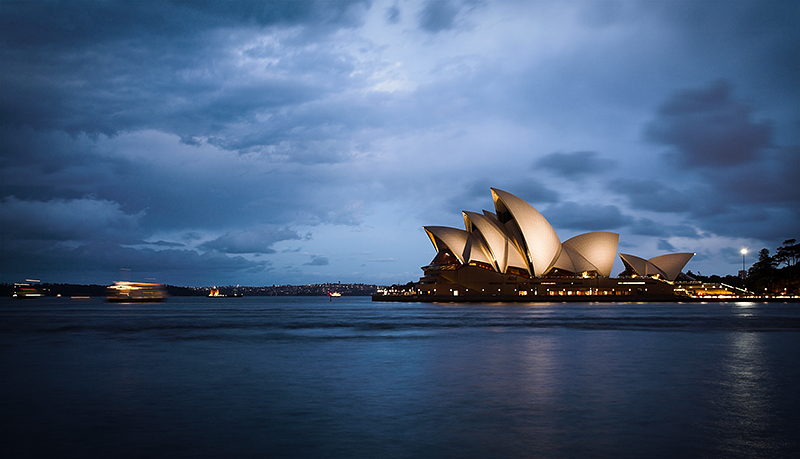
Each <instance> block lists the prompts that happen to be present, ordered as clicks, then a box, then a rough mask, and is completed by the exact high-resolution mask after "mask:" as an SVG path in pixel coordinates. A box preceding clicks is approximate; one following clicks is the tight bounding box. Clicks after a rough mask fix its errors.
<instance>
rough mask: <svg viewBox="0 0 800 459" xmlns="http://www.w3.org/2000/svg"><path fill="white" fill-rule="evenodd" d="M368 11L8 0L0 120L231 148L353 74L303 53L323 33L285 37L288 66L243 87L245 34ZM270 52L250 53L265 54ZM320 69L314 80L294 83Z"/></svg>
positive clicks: (346, 19) (320, 28)
mask: <svg viewBox="0 0 800 459" xmlns="http://www.w3.org/2000/svg"><path fill="white" fill-rule="evenodd" d="M364 10H365V4H364V2H327V1H320V2H313V1H310V2H293V1H291V2H290V1H287V2H185V3H167V2H156V3H152V2H55V3H40V2H11V3H4V11H3V15H2V19H1V21H2V23H0V30H2V32H0V34H1V35H0V40H1V41H2V43H3V47H2V61H3V66H4V71H3V73H2V81H1V83H2V85H3V100H2V102H0V120H2V124H3V125H15V126H18V125H24V126H31V127H34V128H36V129H56V130H64V131H66V132H70V133H79V132H85V133H89V134H98V133H102V134H106V135H114V134H116V133H117V132H119V131H121V130H130V129H143V128H162V129H163V128H164V127H166V128H167V129H169V130H170V131H172V132H175V133H176V134H178V135H179V136H181V138H183V139H185V140H186V141H187V142H197V139H198V138H205V137H208V136H211V137H212V138H213V140H214V141H215V144H217V145H222V146H225V145H227V144H229V143H230V142H231V140H230V139H226V138H225V135H224V130H225V127H226V126H228V125H229V124H230V123H236V122H241V121H242V120H249V119H252V117H253V116H255V113H256V112H259V113H260V112H263V111H265V110H269V109H275V110H277V109H278V108H280V107H283V106H285V105H287V104H297V103H302V102H305V101H308V100H311V99H313V98H315V97H319V96H320V95H321V94H323V93H326V92H330V91H331V88H332V87H333V86H331V85H332V84H333V83H336V82H337V80H338V81H339V82H340V83H341V78H342V75H345V74H347V73H349V71H351V70H352V67H349V66H347V65H346V64H345V66H344V67H342V65H341V60H340V59H337V58H335V57H331V55H330V54H329V53H326V52H325V51H324V50H321V51H317V52H314V51H306V50H305V49H304V48H303V46H304V45H305V44H306V43H307V42H309V41H312V42H313V41H315V40H318V39H319V38H318V37H315V36H314V35H307V36H303V35H300V36H295V35H292V34H289V35H288V36H286V37H284V38H283V39H282V40H280V42H279V43H278V44H277V45H273V47H274V48H275V49H273V50H272V51H273V52H274V54H275V55H276V56H279V57H283V59H280V60H279V62H275V63H273V65H272V66H271V67H270V68H268V69H267V70H268V72H263V73H266V74H269V75H263V76H262V77H260V78H255V79H252V78H251V79H242V78H241V72H240V70H241V69H237V66H236V64H237V62H238V60H239V57H238V56H237V54H236V52H234V51H233V49H232V47H235V46H237V45H238V46H247V44H246V40H247V37H248V36H250V35H252V33H250V34H248V32H247V30H248V27H249V28H250V29H253V30H255V29H256V28H258V27H262V26H269V25H276V26H292V25H302V26H303V29H302V30H303V31H304V32H308V31H313V34H316V35H319V34H323V35H324V34H325V33H331V32H333V31H335V30H336V29H338V28H341V27H351V26H355V25H358V24H360V21H361V19H360V16H361V14H363V11H364ZM232 27H239V28H243V29H242V33H239V34H234V33H231V31H232V30H233V29H231V28H232ZM325 31H327V32H325ZM178 37H180V39H178ZM242 40H244V41H242ZM264 47H267V48H268V47H269V45H268V44H267V45H262V49H259V48H258V47H256V48H254V49H253V48H251V49H248V50H246V51H247V52H246V53H245V54H248V53H249V54H250V55H253V54H259V53H261V55H260V56H257V57H264V56H263V53H265V52H268V51H269V50H268V49H266V50H265V49H263V48H264ZM287 48H289V49H294V50H295V51H296V52H295V53H293V56H292V57H291V58H286V55H285V54H282V52H283V51H285V50H286V49H287ZM209 56H214V58H213V59H209ZM326 61H328V62H327V64H326ZM320 64H326V65H324V66H322V67H320ZM313 68H316V69H317V70H316V72H317V73H319V79H317V80H316V81H312V80H311V79H309V78H304V79H293V78H286V75H288V74H291V73H296V72H303V71H308V70H311V69H313ZM234 69H236V70H237V73H232V72H233V71H234ZM252 70H253V71H256V70H257V67H252ZM340 86H341V85H340Z"/></svg>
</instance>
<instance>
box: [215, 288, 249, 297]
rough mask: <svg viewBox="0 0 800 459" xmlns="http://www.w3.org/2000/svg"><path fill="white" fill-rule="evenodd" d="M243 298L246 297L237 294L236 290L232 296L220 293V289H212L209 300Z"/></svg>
mask: <svg viewBox="0 0 800 459" xmlns="http://www.w3.org/2000/svg"><path fill="white" fill-rule="evenodd" d="M243 296H244V295H242V294H241V293H239V292H237V291H236V289H233V293H231V294H230V295H226V294H223V293H219V289H218V288H212V289H211V291H210V292H208V297H209V298H241V297H243Z"/></svg>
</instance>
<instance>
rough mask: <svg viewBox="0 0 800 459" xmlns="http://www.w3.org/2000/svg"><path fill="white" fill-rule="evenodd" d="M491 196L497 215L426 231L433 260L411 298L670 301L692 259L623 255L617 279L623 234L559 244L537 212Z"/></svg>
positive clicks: (473, 216) (504, 196)
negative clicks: (635, 298)
mask: <svg viewBox="0 0 800 459" xmlns="http://www.w3.org/2000/svg"><path fill="white" fill-rule="evenodd" d="M491 191H492V198H493V201H494V210H495V211H494V212H489V211H486V210H484V211H483V212H482V213H477V212H466V211H465V212H463V217H464V226H465V229H463V230H462V229H458V228H451V227H445V226H426V227H424V229H425V232H426V233H427V234H428V237H429V238H430V240H431V242H432V243H433V246H434V248H435V249H436V256H435V257H434V258H433V261H431V263H430V264H429V265H428V266H424V267H423V268H422V270H423V272H424V275H423V277H422V278H420V280H419V282H418V283H416V284H415V285H414V287H413V290H414V291H413V292H411V291H407V292H405V294H406V295H408V294H413V295H417V296H421V297H424V296H428V297H450V298H453V297H461V299H466V298H465V297H474V298H485V297H486V296H495V297H505V298H519V297H525V298H526V299H531V300H532V299H533V298H531V297H537V296H538V297H542V296H545V297H552V296H559V297H562V298H563V297H575V299H578V297H580V298H586V295H590V296H593V297H607V296H609V295H612V296H614V297H619V296H620V295H624V296H629V295H636V296H639V295H648V296H651V295H662V296H664V295H673V294H674V286H673V284H672V283H673V282H674V281H675V280H676V278H677V277H678V276H679V274H680V273H681V270H682V269H683V267H684V266H685V265H686V263H688V262H689V260H690V259H691V258H692V256H693V255H694V254H693V253H674V254H667V255H661V256H658V257H654V258H650V259H647V260H645V259H643V258H640V257H637V256H634V255H627V254H620V258H621V260H622V262H623V264H624V266H625V271H624V273H623V274H622V275H621V276H620V277H618V278H612V277H611V270H612V267H613V265H614V260H615V258H616V255H617V244H618V242H619V234H616V233H610V232H605V231H598V232H591V233H585V234H580V235H578V236H575V237H572V238H570V239H567V240H566V241H563V242H562V241H561V239H560V238H559V237H558V235H557V234H556V231H555V230H554V229H553V227H552V226H551V225H550V223H549V222H548V221H547V220H546V219H545V218H544V216H543V215H542V214H540V213H539V212H538V211H537V210H536V209H534V208H533V206H531V205H530V204H528V203H527V202H525V201H524V200H522V199H520V198H519V197H517V196H514V195H513V194H511V193H508V192H505V191H502V190H498V189H495V188H492V189H491ZM519 299H523V298H519Z"/></svg>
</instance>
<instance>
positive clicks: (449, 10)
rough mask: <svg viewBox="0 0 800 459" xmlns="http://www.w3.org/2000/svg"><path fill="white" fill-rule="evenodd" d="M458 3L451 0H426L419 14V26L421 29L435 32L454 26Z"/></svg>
mask: <svg viewBox="0 0 800 459" xmlns="http://www.w3.org/2000/svg"><path fill="white" fill-rule="evenodd" d="M458 12H459V5H458V3H457V2H456V1H451V0H428V1H427V2H425V5H424V6H423V7H422V11H420V14H419V26H420V28H421V29H422V30H425V31H426V32H430V33H437V32H441V31H443V30H450V29H452V28H454V27H455V21H456V16H458Z"/></svg>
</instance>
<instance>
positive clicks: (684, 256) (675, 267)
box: [647, 252, 694, 281]
mask: <svg viewBox="0 0 800 459" xmlns="http://www.w3.org/2000/svg"><path fill="white" fill-rule="evenodd" d="M693 256H694V254H693V253H686V252H684V253H668V254H666V255H660V256H658V257H653V258H651V259H649V260H647V261H648V262H650V263H652V264H653V265H655V266H657V267H658V268H659V269H660V270H661V271H662V272H663V273H664V274H665V276H666V278H667V279H668V280H671V281H674V280H675V279H677V278H678V274H680V273H681V270H683V267H684V266H686V263H689V260H691V259H692V257H693Z"/></svg>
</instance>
